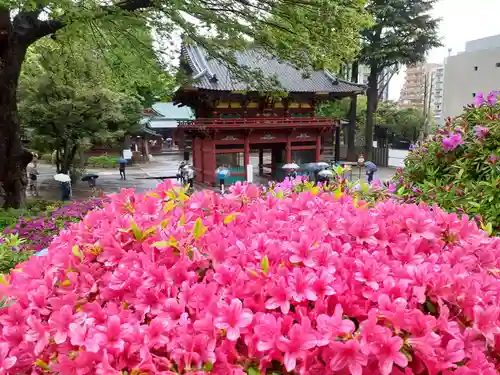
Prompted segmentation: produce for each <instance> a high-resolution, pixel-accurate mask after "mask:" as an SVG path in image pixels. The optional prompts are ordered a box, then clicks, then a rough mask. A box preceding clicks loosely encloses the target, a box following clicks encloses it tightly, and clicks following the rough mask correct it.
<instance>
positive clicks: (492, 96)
mask: <svg viewBox="0 0 500 375" xmlns="http://www.w3.org/2000/svg"><path fill="white" fill-rule="evenodd" d="M497 103H498V91H497V90H494V91H492V92H490V93H489V94H488V104H489V105H496V104H497Z"/></svg>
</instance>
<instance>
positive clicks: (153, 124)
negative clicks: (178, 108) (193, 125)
mask: <svg viewBox="0 0 500 375" xmlns="http://www.w3.org/2000/svg"><path fill="white" fill-rule="evenodd" d="M178 125H179V122H178V121H177V120H151V121H150V122H149V124H148V126H149V127H150V128H151V129H175V128H177V126H178Z"/></svg>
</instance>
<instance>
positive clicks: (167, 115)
mask: <svg viewBox="0 0 500 375" xmlns="http://www.w3.org/2000/svg"><path fill="white" fill-rule="evenodd" d="M152 109H153V111H154V112H155V113H157V114H158V115H159V117H161V119H162V120H182V121H187V120H194V118H195V117H194V113H193V111H192V109H191V108H189V107H186V106H184V107H178V106H176V105H175V104H174V103H172V102H168V103H166V102H158V103H155V104H153V107H152ZM153 119H154V118H153Z"/></svg>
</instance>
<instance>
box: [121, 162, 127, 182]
mask: <svg viewBox="0 0 500 375" xmlns="http://www.w3.org/2000/svg"><path fill="white" fill-rule="evenodd" d="M126 165H127V163H120V180H126V179H127V176H126V175H125V166H126Z"/></svg>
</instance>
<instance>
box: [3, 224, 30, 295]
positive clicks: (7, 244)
mask: <svg viewBox="0 0 500 375" xmlns="http://www.w3.org/2000/svg"><path fill="white" fill-rule="evenodd" d="M23 243H24V240H23V239H21V238H19V236H17V235H13V234H7V235H4V234H1V233H0V273H8V272H9V271H10V270H11V269H13V268H14V267H15V266H16V265H17V264H19V263H21V262H24V261H25V260H27V259H28V258H29V257H30V255H31V254H32V253H31V252H28V251H22V250H21V246H22V245H23ZM2 297H3V296H2Z"/></svg>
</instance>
